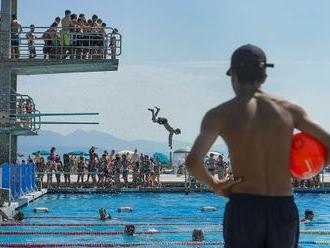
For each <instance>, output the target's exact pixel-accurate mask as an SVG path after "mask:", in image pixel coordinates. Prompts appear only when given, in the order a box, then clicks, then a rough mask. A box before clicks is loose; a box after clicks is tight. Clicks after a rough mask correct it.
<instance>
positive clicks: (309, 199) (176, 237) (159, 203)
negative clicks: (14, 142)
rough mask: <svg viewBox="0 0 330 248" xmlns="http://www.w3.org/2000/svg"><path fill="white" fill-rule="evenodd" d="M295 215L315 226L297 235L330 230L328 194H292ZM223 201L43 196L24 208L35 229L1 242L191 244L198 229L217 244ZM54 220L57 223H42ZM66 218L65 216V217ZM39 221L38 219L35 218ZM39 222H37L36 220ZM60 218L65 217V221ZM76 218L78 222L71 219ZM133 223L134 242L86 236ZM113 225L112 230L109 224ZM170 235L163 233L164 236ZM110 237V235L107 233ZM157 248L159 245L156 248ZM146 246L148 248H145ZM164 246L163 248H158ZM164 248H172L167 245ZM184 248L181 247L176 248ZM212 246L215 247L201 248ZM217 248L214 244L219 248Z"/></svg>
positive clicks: (315, 237) (196, 196)
mask: <svg viewBox="0 0 330 248" xmlns="http://www.w3.org/2000/svg"><path fill="white" fill-rule="evenodd" d="M295 198H296V202H297V204H298V208H299V212H300V216H303V213H304V210H305V209H306V208H312V209H313V210H314V214H315V223H318V224H308V225H301V230H302V231H305V230H323V231H324V230H328V231H330V212H329V210H330V195H329V194H297V195H295ZM225 203H226V200H225V199H224V198H220V197H217V196H216V195H214V194H212V193H192V194H189V195H185V194H180V193H169V194H166V193H159V194H156V193H135V194H130V193H123V194H58V195H57V194H48V195H45V196H43V197H42V198H40V199H38V200H36V201H34V202H33V203H31V204H30V205H29V206H27V207H25V208H23V209H22V210H23V212H24V214H25V216H27V217H34V218H28V219H26V220H25V221H24V223H26V224H37V226H1V227H0V243H2V244H5V243H15V244H17V243H19V244H51V243H52V244H53V243H57V244H68V243H70V244H76V243H86V244H99V243H107V244H110V243H111V244H113V243H143V242H148V243H149V242H156V243H158V242H165V241H167V242H168V241H170V242H173V241H178V242H184V241H191V235H192V230H193V229H197V228H198V229H203V230H204V234H205V241H207V242H221V241H223V238H222V233H221V229H222V225H221V224H222V214H223V211H224V206H225ZM124 206H130V207H132V208H133V209H134V210H133V212H131V213H118V212H117V209H118V208H119V207H124ZM203 206H215V207H217V209H218V211H216V212H201V211H200V208H201V207H203ZM36 207H47V208H48V209H49V212H48V213H34V212H33V209H34V208H36ZM102 207H103V208H106V209H107V210H108V212H109V213H110V214H111V215H112V217H114V218H117V219H113V220H108V221H105V222H104V221H100V220H99V219H98V209H99V208H102ZM53 216H55V217H56V216H57V217H58V218H45V217H53ZM65 216H66V217H65ZM35 217H38V218H35ZM39 217H41V218H39ZM64 217H65V218H64ZM76 217H79V218H76ZM60 223H65V224H78V225H79V224H100V223H101V224H111V225H108V226H92V225H89V226H39V224H41V225H45V224H50V225H51V224H56V225H58V224H60ZM127 223H132V224H136V232H142V233H141V234H137V235H135V236H133V237H128V236H125V235H122V234H121V233H119V234H116V235H109V234H107V235H106V234H100V233H96V234H95V233H93V234H92V233H90V232H114V231H118V232H122V231H123V230H124V227H125V224H127ZM112 224H115V225H112ZM150 229H156V230H157V231H159V232H160V233H156V234H152V235H150V234H146V233H143V232H145V231H150ZM38 231H39V232H40V231H41V232H76V233H77V232H89V233H87V234H86V233H83V235H65V234H64V233H60V235H56V234H47V233H46V234H42V235H40V234H28V235H26V234H25V235H22V234H21V233H18V234H15V235H8V233H4V232H38ZM169 231H170V232H174V233H166V232H169ZM112 234H113V233H112ZM300 241H302V242H305V241H329V242H330V235H320V234H301V236H300ZM155 246H159V245H155ZM149 247H150V246H149ZM163 247H164V246H163ZM166 247H176V246H175V245H173V244H171V245H168V246H166ZM180 247H183V246H180ZM203 247H216V246H211V245H209V246H203ZM218 247H219V245H218ZM301 247H304V248H306V247H313V248H315V247H330V245H320V244H317V245H313V244H304V243H302V244H301Z"/></svg>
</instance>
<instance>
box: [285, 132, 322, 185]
mask: <svg viewBox="0 0 330 248" xmlns="http://www.w3.org/2000/svg"><path fill="white" fill-rule="evenodd" d="M325 161H326V149H325V146H324V145H323V144H322V143H321V142H320V141H318V140H317V139H315V138H314V137H312V136H310V135H308V134H306V133H298V134H295V135H294V136H293V139H292V145H291V155H290V172H291V174H292V176H293V177H296V178H298V179H310V178H312V177H315V176H316V175H317V174H319V173H320V172H321V171H322V169H323V167H324V165H325Z"/></svg>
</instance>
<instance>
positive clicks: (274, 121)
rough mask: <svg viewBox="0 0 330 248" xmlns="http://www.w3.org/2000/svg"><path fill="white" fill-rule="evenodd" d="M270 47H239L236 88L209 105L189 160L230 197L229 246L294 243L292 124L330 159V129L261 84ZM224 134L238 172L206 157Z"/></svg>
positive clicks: (291, 247) (292, 246)
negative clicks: (217, 169) (217, 173)
mask: <svg viewBox="0 0 330 248" xmlns="http://www.w3.org/2000/svg"><path fill="white" fill-rule="evenodd" d="M267 67H273V65H272V64H268V63H267V61H266V55H265V53H264V52H263V51H262V50H261V49H260V48H258V47H256V46H253V45H250V44H249V45H245V46H242V47H240V48H238V49H237V50H236V51H235V52H234V53H233V55H232V58H231V66H230V68H229V70H228V72H227V75H228V76H230V78H231V84H232V87H233V90H234V92H235V94H236V96H235V97H234V98H233V99H231V100H229V101H227V102H225V103H223V104H220V105H219V106H217V107H215V108H213V109H211V110H210V111H208V112H207V113H206V115H205V116H204V119H203V121H202V124H201V129H200V134H199V135H198V137H197V139H196V141H195V143H194V145H193V147H192V149H191V152H190V154H189V155H188V157H187V168H188V170H189V171H190V173H191V174H192V175H194V176H195V177H196V179H197V180H199V181H200V182H202V183H204V184H206V185H207V186H208V187H209V188H210V189H212V190H213V191H214V192H216V193H217V194H219V195H220V196H224V197H229V201H228V202H227V205H226V208H225V213H224V223H223V224H224V226H223V235H224V242H225V248H237V247H239V248H241V247H244V248H249V247H281V248H296V247H298V239H299V216H298V211H297V207H296V204H295V202H294V198H293V194H292V184H291V174H290V172H289V157H290V151H291V140H292V135H293V131H294V129H298V130H301V131H303V132H305V133H307V134H310V135H312V136H314V137H315V138H317V139H319V140H320V141H321V142H322V143H323V144H324V145H325V146H326V149H327V153H328V156H327V164H329V162H330V156H329V155H330V152H329V151H330V133H329V132H327V131H326V130H325V129H323V128H322V127H321V126H320V125H318V124H317V123H315V122H314V121H312V120H311V119H310V118H309V117H308V115H307V114H306V112H305V111H304V109H303V108H302V107H300V106H299V105H297V104H295V103H292V102H290V101H287V100H285V99H282V98H279V97H277V96H273V95H270V94H268V93H266V92H264V91H262V90H261V85H262V84H263V83H264V82H265V80H266V77H267V75H266V68H267ZM218 136H221V137H222V138H223V139H224V141H225V142H226V144H227V146H228V150H229V154H230V158H231V167H232V172H233V176H234V177H233V178H231V179H227V180H219V179H217V178H216V177H212V176H211V175H210V174H209V173H208V172H207V170H206V169H205V167H204V165H203V159H204V157H205V155H206V153H207V151H208V150H209V149H210V147H211V146H212V145H213V143H214V142H215V141H216V139H217V137H218Z"/></svg>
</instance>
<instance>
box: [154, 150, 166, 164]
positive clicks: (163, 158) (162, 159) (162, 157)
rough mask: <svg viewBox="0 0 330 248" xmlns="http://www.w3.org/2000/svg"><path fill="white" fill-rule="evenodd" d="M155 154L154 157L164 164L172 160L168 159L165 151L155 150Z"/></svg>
mask: <svg viewBox="0 0 330 248" xmlns="http://www.w3.org/2000/svg"><path fill="white" fill-rule="evenodd" d="M153 156H154V158H158V159H159V162H161V163H162V164H169V163H170V160H169V159H168V157H167V156H166V155H165V154H164V153H161V152H155V153H154V154H153Z"/></svg>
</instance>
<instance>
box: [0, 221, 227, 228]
mask: <svg viewBox="0 0 330 248" xmlns="http://www.w3.org/2000/svg"><path fill="white" fill-rule="evenodd" d="M128 224H132V225H136V226H200V225H203V226H221V225H222V224H220V223H215V222H196V223H191V222H178V223H168V222H164V223H149V222H148V223H147V222H138V223H134V222H127V223H122V222H121V223H19V222H12V223H0V226H36V227H37V226H43V227H52V226H54V227H55V226H72V227H73V226H125V225H128Z"/></svg>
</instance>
